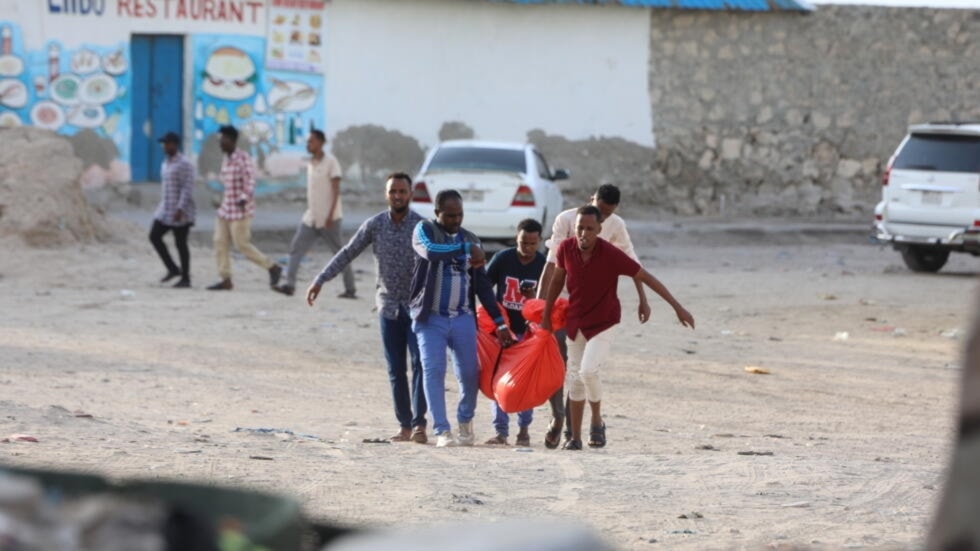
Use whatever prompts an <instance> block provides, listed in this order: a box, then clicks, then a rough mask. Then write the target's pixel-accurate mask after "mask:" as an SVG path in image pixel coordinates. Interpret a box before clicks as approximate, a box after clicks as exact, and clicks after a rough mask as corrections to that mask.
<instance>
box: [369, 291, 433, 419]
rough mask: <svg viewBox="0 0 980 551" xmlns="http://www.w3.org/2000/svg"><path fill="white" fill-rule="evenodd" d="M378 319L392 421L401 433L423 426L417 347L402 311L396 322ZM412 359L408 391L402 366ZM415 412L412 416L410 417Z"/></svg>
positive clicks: (420, 366) (423, 396) (422, 397)
mask: <svg viewBox="0 0 980 551" xmlns="http://www.w3.org/2000/svg"><path fill="white" fill-rule="evenodd" d="M379 317H380V318H381V342H382V343H383V344H384V347H385V359H386V360H388V378H389V379H390V380H391V397H392V401H393V402H394V404H395V417H396V418H397V419H398V424H399V425H401V427H402V428H403V429H407V428H412V427H418V426H423V427H424V426H425V410H426V404H425V390H424V389H423V388H422V359H421V358H420V357H419V345H418V341H416V340H415V333H414V332H413V331H412V318H411V317H409V315H408V310H407V309H406V308H405V307H400V308H399V309H398V318H396V319H393V320H390V319H388V318H386V317H384V316H379ZM406 351H407V352H408V353H409V354H410V355H411V356H412V389H411V392H409V389H408V376H407V375H406V373H405V372H406V371H407V369H408V366H407V365H406V363H407V360H408V358H407V357H406V356H407V355H406V354H405V352H406ZM412 411H415V415H412Z"/></svg>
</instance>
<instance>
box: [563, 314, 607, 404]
mask: <svg viewBox="0 0 980 551" xmlns="http://www.w3.org/2000/svg"><path fill="white" fill-rule="evenodd" d="M616 327H617V326H615V325H614V326H612V327H610V328H609V329H606V330H605V331H603V332H602V333H599V334H598V335H595V336H593V337H592V338H591V339H586V338H585V335H583V334H582V332H581V331H579V332H578V334H577V335H575V338H574V339H572V338H569V339H568V369H567V371H566V372H565V388H567V389H568V397H569V399H571V400H575V401H576V402H580V401H582V400H585V399H588V400H589V401H590V402H598V401H600V400H602V384H601V383H600V381H599V370H600V368H601V367H602V366H603V364H605V363H606V362H607V361H608V358H609V351H610V349H612V341H613V337H614V336H615V333H616Z"/></svg>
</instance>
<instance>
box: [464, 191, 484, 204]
mask: <svg viewBox="0 0 980 551" xmlns="http://www.w3.org/2000/svg"><path fill="white" fill-rule="evenodd" d="M460 195H462V196H463V201H482V200H483V190H482V189H464V190H462V191H461V192H460Z"/></svg>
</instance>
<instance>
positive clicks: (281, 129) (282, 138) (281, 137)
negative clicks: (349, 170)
mask: <svg viewBox="0 0 980 551" xmlns="http://www.w3.org/2000/svg"><path fill="white" fill-rule="evenodd" d="M276 143H279V144H285V143H286V116H285V115H283V114H282V113H276Z"/></svg>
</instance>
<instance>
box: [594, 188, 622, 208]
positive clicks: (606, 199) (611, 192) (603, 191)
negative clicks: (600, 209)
mask: <svg viewBox="0 0 980 551" xmlns="http://www.w3.org/2000/svg"><path fill="white" fill-rule="evenodd" d="M595 198H596V199H599V200H601V201H602V202H603V203H605V204H607V205H618V204H619V188H618V187H616V186H614V185H612V184H602V185H601V186H599V189H597V190H595Z"/></svg>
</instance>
